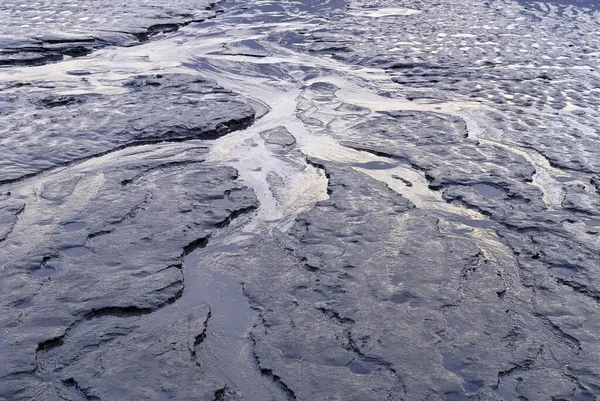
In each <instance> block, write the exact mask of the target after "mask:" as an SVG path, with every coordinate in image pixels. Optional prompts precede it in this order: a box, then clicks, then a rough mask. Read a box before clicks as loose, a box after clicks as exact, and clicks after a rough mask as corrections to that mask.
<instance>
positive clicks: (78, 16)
mask: <svg viewBox="0 0 600 401" xmlns="http://www.w3.org/2000/svg"><path fill="white" fill-rule="evenodd" d="M216 3H218V1H212V2H211V1H209V0H201V1H177V0H175V1H166V2H160V4H157V3H156V2H153V1H149V0H142V1H139V0H136V1H123V2H114V1H107V0H101V1H89V0H88V1H84V2H81V1H70V0H43V1H38V2H22V1H18V0H17V1H7V2H3V3H2V4H1V5H0V19H1V20H2V21H4V22H3V24H2V27H0V66H2V65H40V64H45V63H48V62H54V61H59V60H62V59H64V58H65V57H66V58H70V57H81V56H84V55H86V54H89V53H91V52H92V51H94V50H97V49H100V48H102V47H107V46H131V45H135V44H139V43H143V42H146V41H148V40H149V39H150V38H151V37H152V36H156V35H159V34H164V33H169V32H175V31H177V30H178V29H179V28H180V27H182V26H185V25H187V24H189V23H191V22H194V21H202V20H206V19H208V18H214V16H215V14H214V12H213V11H212V8H213V6H214V5H215V4H216Z"/></svg>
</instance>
